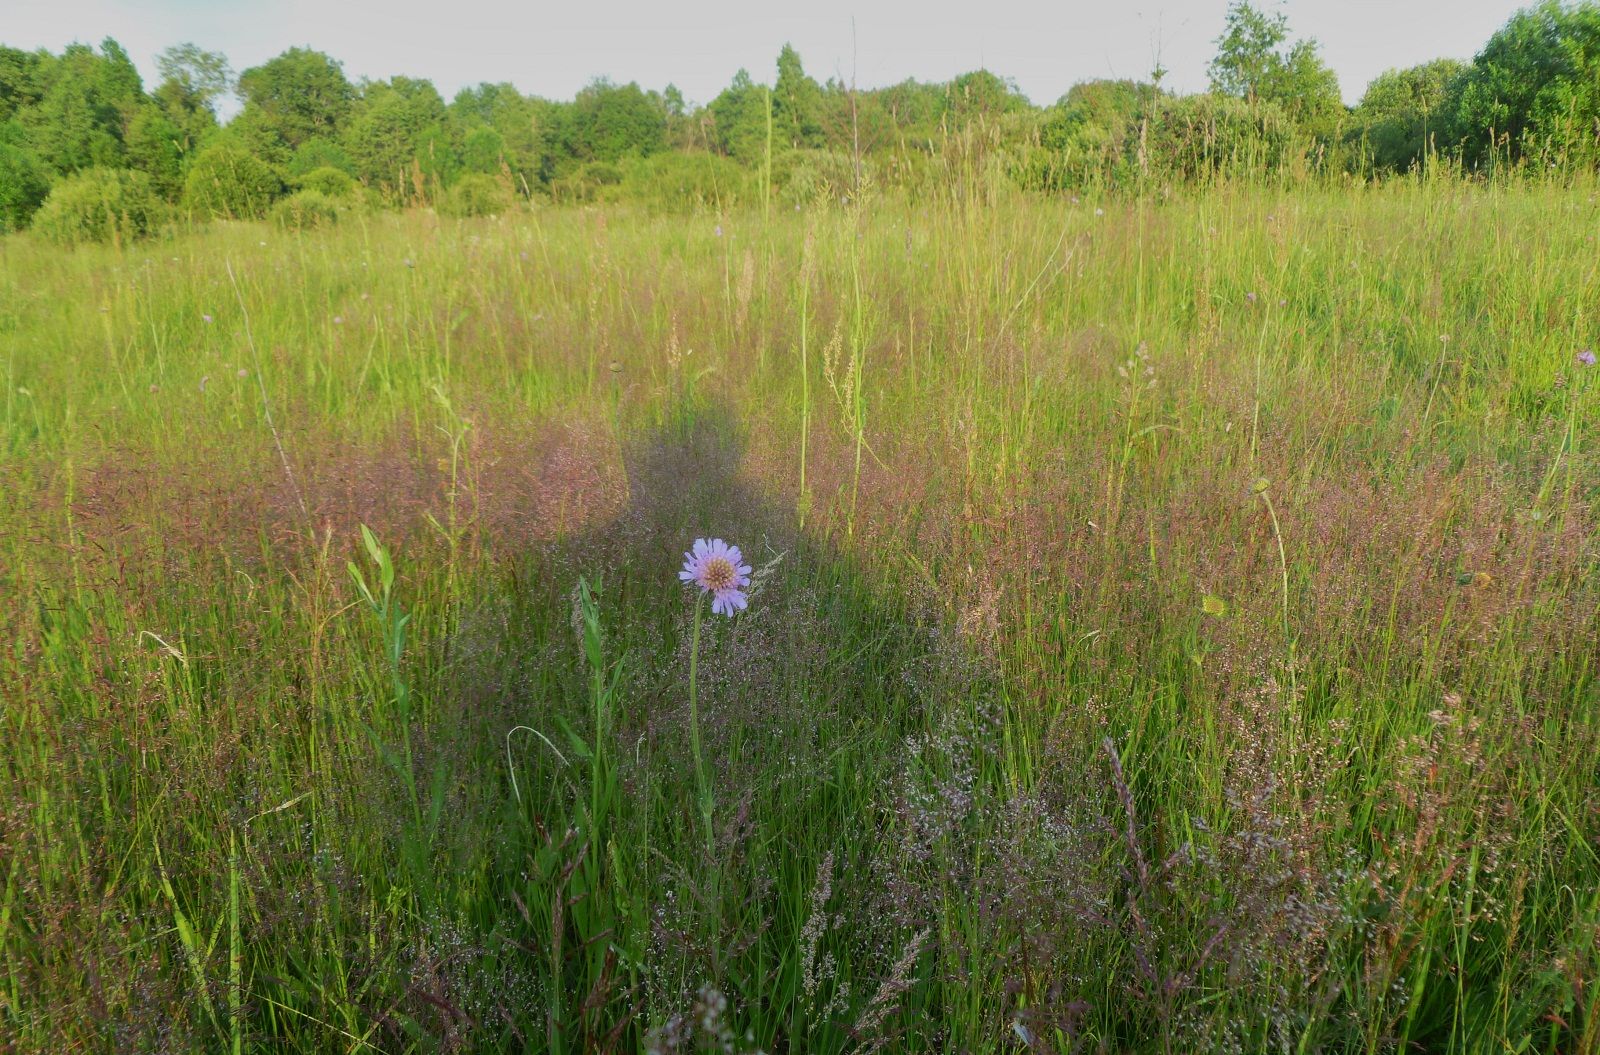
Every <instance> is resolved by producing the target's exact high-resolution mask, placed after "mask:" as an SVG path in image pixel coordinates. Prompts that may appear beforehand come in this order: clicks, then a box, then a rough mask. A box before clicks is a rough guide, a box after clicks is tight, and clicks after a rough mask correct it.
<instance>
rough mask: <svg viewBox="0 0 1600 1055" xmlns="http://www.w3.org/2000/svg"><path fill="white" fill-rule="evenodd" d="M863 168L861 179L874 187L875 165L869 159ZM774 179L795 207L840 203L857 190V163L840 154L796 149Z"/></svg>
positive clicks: (782, 164)
mask: <svg viewBox="0 0 1600 1055" xmlns="http://www.w3.org/2000/svg"><path fill="white" fill-rule="evenodd" d="M861 165H862V171H861V180H862V182H863V183H868V184H870V183H871V182H872V175H873V173H872V171H871V170H872V169H873V168H874V165H873V164H872V163H871V162H868V161H867V160H866V159H863V160H862V162H861ZM773 180H774V182H776V183H778V184H779V185H780V186H781V187H782V195H783V200H784V201H785V202H787V203H789V204H791V205H816V204H819V203H824V202H826V203H837V202H839V201H842V200H844V199H845V198H846V197H848V196H849V195H850V194H852V193H854V191H855V189H856V161H855V158H853V157H852V156H850V155H849V154H845V153H840V152H837V151H830V150H796V151H793V152H792V153H790V154H788V155H787V156H785V157H784V158H783V160H782V163H781V164H780V165H778V166H775V171H774V172H773Z"/></svg>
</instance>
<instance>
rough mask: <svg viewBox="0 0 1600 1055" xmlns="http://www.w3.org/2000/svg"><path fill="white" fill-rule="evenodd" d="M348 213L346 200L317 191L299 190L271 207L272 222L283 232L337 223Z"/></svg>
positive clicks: (348, 206)
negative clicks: (282, 229) (283, 230)
mask: <svg viewBox="0 0 1600 1055" xmlns="http://www.w3.org/2000/svg"><path fill="white" fill-rule="evenodd" d="M349 211H350V205H349V202H348V201H347V200H346V199H343V198H338V197H333V196H330V195H327V194H324V193H322V192H321V191H318V190H301V191H296V192H295V193H293V194H291V195H289V196H288V197H287V198H281V199H279V200H278V202H277V204H275V205H273V207H272V222H273V223H275V224H277V225H278V226H279V227H282V228H284V229H285V230H290V231H304V230H309V229H310V228H313V227H327V226H329V225H331V224H335V223H338V222H339V221H340V220H341V219H343V218H344V214H345V213H347V212H349Z"/></svg>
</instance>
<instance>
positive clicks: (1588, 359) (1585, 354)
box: [1578, 348, 1594, 366]
mask: <svg viewBox="0 0 1600 1055" xmlns="http://www.w3.org/2000/svg"><path fill="white" fill-rule="evenodd" d="M1578 363H1579V364H1580V365H1582V366H1593V365H1594V349H1593V348H1585V349H1584V350H1583V351H1581V352H1579V353H1578Z"/></svg>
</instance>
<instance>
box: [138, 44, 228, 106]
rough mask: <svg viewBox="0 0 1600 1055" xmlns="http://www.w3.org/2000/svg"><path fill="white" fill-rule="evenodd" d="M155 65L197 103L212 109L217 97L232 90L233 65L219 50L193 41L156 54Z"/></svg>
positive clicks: (162, 74)
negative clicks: (205, 47) (200, 45)
mask: <svg viewBox="0 0 1600 1055" xmlns="http://www.w3.org/2000/svg"><path fill="white" fill-rule="evenodd" d="M156 69H158V70H160V71H161V76H162V77H163V78H164V79H165V80H166V81H167V82H168V83H170V84H173V85H175V86H176V87H177V88H178V89H180V90H181V91H182V92H183V93H184V95H185V96H186V97H188V98H189V99H192V100H193V101H194V102H195V104H196V105H197V106H200V107H203V108H205V109H207V110H211V111H212V112H213V113H214V112H215V107H216V102H217V100H218V99H219V98H221V97H222V96H224V95H226V94H227V93H228V92H230V91H232V90H233V83H234V81H233V67H232V66H230V65H229V64H228V57H227V56H226V55H223V54H222V53H221V52H218V51H206V50H205V49H204V48H201V47H198V46H197V45H194V44H188V43H185V44H174V45H173V46H172V47H170V48H167V49H166V50H165V51H163V52H162V53H161V54H159V55H157V56H156Z"/></svg>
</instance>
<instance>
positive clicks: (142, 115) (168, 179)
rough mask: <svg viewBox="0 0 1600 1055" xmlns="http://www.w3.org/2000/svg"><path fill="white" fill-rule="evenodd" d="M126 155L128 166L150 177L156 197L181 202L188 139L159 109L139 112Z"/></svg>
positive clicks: (149, 108) (133, 125) (129, 130)
mask: <svg viewBox="0 0 1600 1055" xmlns="http://www.w3.org/2000/svg"><path fill="white" fill-rule="evenodd" d="M127 151H128V164H129V165H131V166H133V167H134V168H136V169H138V170H139V171H140V172H143V173H145V174H146V175H147V176H149V177H150V183H151V185H152V186H153V187H155V190H156V193H157V194H159V195H161V197H162V198H163V199H165V200H167V201H169V202H170V201H177V200H178V196H179V195H180V194H181V193H182V192H183V166H184V162H185V160H186V158H187V153H188V137H187V136H185V135H184V132H183V129H181V128H179V127H178V126H177V125H176V124H175V123H173V121H172V119H171V118H170V117H168V116H167V114H166V113H165V112H164V111H163V110H162V109H161V108H160V107H157V106H145V107H143V108H141V109H140V110H139V114H138V116H137V117H135V118H134V119H133V123H132V124H131V125H129V126H128V140H127Z"/></svg>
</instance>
